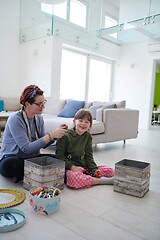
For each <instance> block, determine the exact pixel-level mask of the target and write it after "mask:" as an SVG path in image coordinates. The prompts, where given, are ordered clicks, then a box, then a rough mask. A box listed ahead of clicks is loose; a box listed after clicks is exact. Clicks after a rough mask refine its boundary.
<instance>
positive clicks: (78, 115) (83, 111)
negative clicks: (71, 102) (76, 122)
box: [74, 108, 92, 127]
mask: <svg viewBox="0 0 160 240" xmlns="http://www.w3.org/2000/svg"><path fill="white" fill-rule="evenodd" d="M85 117H87V119H88V121H89V122H90V125H91V127H92V114H91V112H90V111H89V110H88V109H84V108H82V109H80V110H79V111H78V112H77V113H76V114H75V116H74V119H83V118H85Z"/></svg>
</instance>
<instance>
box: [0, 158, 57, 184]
mask: <svg viewBox="0 0 160 240" xmlns="http://www.w3.org/2000/svg"><path fill="white" fill-rule="evenodd" d="M42 156H50V157H53V158H55V154H40V155H38V156H36V157H42ZM26 159H27V158H25V159H22V158H18V157H17V156H16V155H5V156H4V157H3V158H2V159H1V161H0V173H1V174H2V176H4V177H8V178H13V177H16V178H17V180H18V181H20V180H22V179H23V176H24V160H26Z"/></svg>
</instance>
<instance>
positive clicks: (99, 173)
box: [94, 169, 102, 178]
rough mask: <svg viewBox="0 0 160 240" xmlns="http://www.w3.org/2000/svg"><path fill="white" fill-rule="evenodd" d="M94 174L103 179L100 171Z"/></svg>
mask: <svg viewBox="0 0 160 240" xmlns="http://www.w3.org/2000/svg"><path fill="white" fill-rule="evenodd" d="M94 174H95V176H96V177H99V178H100V177H102V175H101V172H100V171H99V170H98V169H97V170H96V171H95V172H94Z"/></svg>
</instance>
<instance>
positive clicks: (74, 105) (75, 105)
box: [58, 100, 85, 118]
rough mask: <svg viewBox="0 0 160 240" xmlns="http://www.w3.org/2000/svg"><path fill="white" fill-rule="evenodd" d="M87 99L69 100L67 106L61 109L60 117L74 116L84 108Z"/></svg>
mask: <svg viewBox="0 0 160 240" xmlns="http://www.w3.org/2000/svg"><path fill="white" fill-rule="evenodd" d="M84 104H85V101H78V100H68V101H67V104H66V105H65V107H64V108H63V109H62V110H61V111H60V113H59V114H58V117H66V118H72V117H74V115H75V114H76V112H77V111H78V110H79V109H81V108H83V106H84Z"/></svg>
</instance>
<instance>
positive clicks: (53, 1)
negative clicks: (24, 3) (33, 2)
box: [37, 0, 66, 5]
mask: <svg viewBox="0 0 160 240" xmlns="http://www.w3.org/2000/svg"><path fill="white" fill-rule="evenodd" d="M37 1H38V2H41V3H45V4H52V5H56V4H60V3H64V2H66V0H37Z"/></svg>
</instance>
